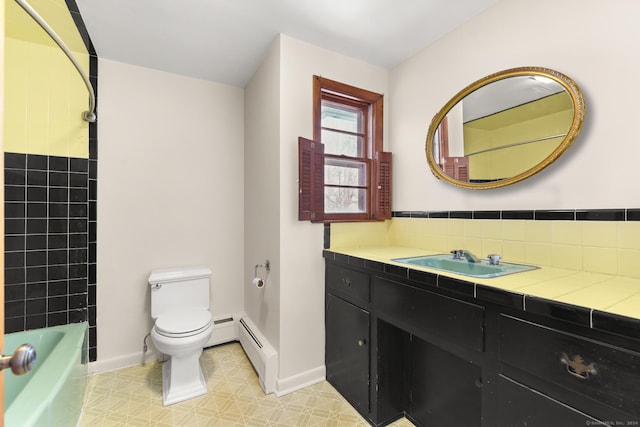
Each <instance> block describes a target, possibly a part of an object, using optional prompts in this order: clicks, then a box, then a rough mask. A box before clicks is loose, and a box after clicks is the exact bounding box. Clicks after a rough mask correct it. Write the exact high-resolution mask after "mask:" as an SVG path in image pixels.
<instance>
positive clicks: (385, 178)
mask: <svg viewBox="0 0 640 427" xmlns="http://www.w3.org/2000/svg"><path fill="white" fill-rule="evenodd" d="M374 167H375V183H374V185H375V187H374V188H373V194H374V195H375V197H374V199H375V200H374V204H373V218H375V219H379V220H381V219H391V153H386V152H379V153H377V158H376V160H375V161H374Z"/></svg>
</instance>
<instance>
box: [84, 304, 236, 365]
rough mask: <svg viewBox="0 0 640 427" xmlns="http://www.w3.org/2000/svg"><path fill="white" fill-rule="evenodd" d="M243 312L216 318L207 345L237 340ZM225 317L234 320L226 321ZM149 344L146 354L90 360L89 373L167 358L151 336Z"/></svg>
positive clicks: (148, 340) (148, 339)
mask: <svg viewBox="0 0 640 427" xmlns="http://www.w3.org/2000/svg"><path fill="white" fill-rule="evenodd" d="M241 314H242V313H239V314H234V315H228V316H220V317H217V318H216V319H214V326H213V332H212V333H211V338H209V341H208V342H207V344H206V345H205V347H211V346H214V345H219V344H224V343H228V342H232V341H237V340H238V320H239V319H240V317H241ZM225 319H233V320H231V321H225ZM147 345H148V346H149V350H148V351H147V353H146V354H144V355H143V354H142V351H141V352H139V353H131V354H127V355H123V356H117V357H112V358H110V359H105V360H97V361H95V362H90V363H89V366H88V367H87V373H88V374H99V373H102V372H109V371H115V370H116V369H122V368H128V367H130V366H135V365H140V364H142V363H150V362H154V361H156V360H161V361H164V360H165V359H166V358H165V357H164V355H162V354H160V353H158V351H157V350H156V349H155V348H154V346H153V342H152V341H151V337H149V338H147ZM140 347H141V348H142V341H141V342H140ZM143 357H144V361H143Z"/></svg>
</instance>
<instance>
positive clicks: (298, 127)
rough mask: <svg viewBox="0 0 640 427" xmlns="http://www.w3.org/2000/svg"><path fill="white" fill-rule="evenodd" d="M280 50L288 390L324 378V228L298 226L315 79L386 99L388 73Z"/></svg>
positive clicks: (324, 54)
mask: <svg viewBox="0 0 640 427" xmlns="http://www.w3.org/2000/svg"><path fill="white" fill-rule="evenodd" d="M280 49H281V53H280V55H281V89H280V91H281V98H280V112H281V115H280V242H281V244H280V246H281V248H280V263H281V265H280V294H281V297H280V325H281V330H280V374H279V376H280V380H281V381H282V383H283V384H282V387H283V388H286V387H287V384H288V383H291V384H293V383H296V382H301V381H304V378H305V375H307V378H310V377H312V376H313V375H314V374H315V373H318V372H322V374H323V375H324V260H323V258H322V245H323V226H322V225H321V224H311V223H309V222H299V221H298V184H297V178H298V136H304V137H306V138H312V137H313V130H312V129H313V121H312V119H313V117H312V116H313V113H312V76H313V75H314V74H316V75H321V76H323V77H326V78H329V79H332V80H337V81H340V82H343V83H347V84H350V85H353V86H357V87H360V88H363V89H367V90H371V91H374V92H378V93H382V94H386V93H387V92H388V90H387V89H388V88H387V83H388V72H387V70H385V69H382V68H379V67H374V66H372V65H369V64H366V63H364V62H360V61H357V60H354V59H352V58H348V57H345V56H342V55H339V54H336V53H333V52H330V51H327V50H324V49H320V48H318V47H316V46H313V45H310V44H307V43H303V42H300V41H298V40H296V39H293V38H290V37H287V36H284V35H283V36H281V37H280ZM385 120H386V118H385ZM386 128H387V127H386V126H385V132H386Z"/></svg>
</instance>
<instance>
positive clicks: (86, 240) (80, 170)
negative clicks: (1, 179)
mask: <svg viewBox="0 0 640 427" xmlns="http://www.w3.org/2000/svg"><path fill="white" fill-rule="evenodd" d="M66 4H67V7H68V9H69V11H70V12H71V16H72V18H73V20H74V22H75V24H76V26H77V28H78V31H79V32H80V35H81V37H82V39H83V40H84V42H85V45H86V47H87V51H88V52H89V54H90V61H89V64H90V70H89V74H90V80H91V82H92V84H93V87H94V90H95V91H96V96H97V83H98V67H97V64H98V62H97V56H96V55H95V50H94V48H93V45H92V44H91V40H90V39H89V36H88V32H87V30H86V28H85V26H84V23H83V22H82V18H81V16H80V13H79V10H78V8H77V6H76V4H75V1H74V0H66ZM88 141H89V150H88V151H89V158H88V159H87V158H74V157H62V156H47V155H40V154H23V153H12V152H7V153H5V154H4V156H5V171H4V173H5V175H4V176H5V332H6V333H11V332H18V331H23V330H28V329H35V328H43V327H48V326H56V325H62V324H67V323H75V322H83V321H88V322H89V355H90V360H91V361H95V360H96V356H97V347H96V343H97V336H96V241H97V236H96V221H97V218H96V210H97V209H96V207H97V167H98V163H97V123H91V124H89V138H88Z"/></svg>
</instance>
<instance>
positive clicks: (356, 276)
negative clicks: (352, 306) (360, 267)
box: [326, 264, 369, 306]
mask: <svg viewBox="0 0 640 427" xmlns="http://www.w3.org/2000/svg"><path fill="white" fill-rule="evenodd" d="M326 282H327V287H328V288H329V291H335V292H336V293H337V294H338V295H341V296H344V297H346V298H347V299H350V300H352V301H353V302H354V303H358V302H359V303H361V305H365V306H366V305H367V304H368V303H369V275H368V274H367V273H363V272H360V271H357V270H353V269H350V268H346V267H341V266H338V265H334V264H327V277H326Z"/></svg>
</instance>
